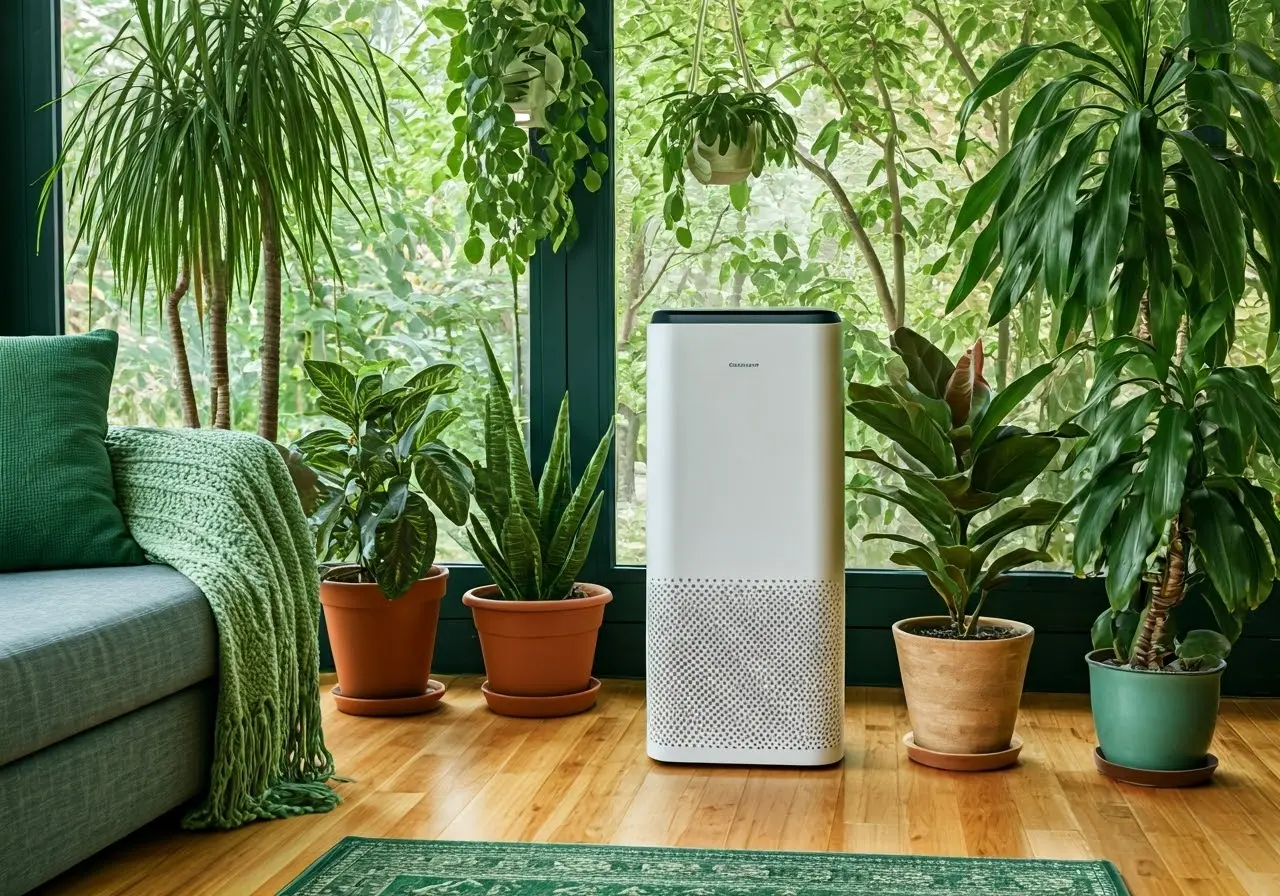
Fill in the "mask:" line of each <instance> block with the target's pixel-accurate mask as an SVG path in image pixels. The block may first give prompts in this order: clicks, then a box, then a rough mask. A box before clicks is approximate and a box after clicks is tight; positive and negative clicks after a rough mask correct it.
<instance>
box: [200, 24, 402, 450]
mask: <svg viewBox="0 0 1280 896" xmlns="http://www.w3.org/2000/svg"><path fill="white" fill-rule="evenodd" d="M191 2H195V0H191ZM204 5H206V6H207V8H208V9H209V10H210V14H211V16H212V17H213V20H214V23H215V28H216V33H217V37H218V41H219V46H217V47H216V49H219V50H220V51H221V54H222V58H221V60H220V62H221V66H220V67H215V68H214V73H215V74H220V75H221V76H222V77H221V78H219V79H218V80H215V81H213V82H211V84H210V86H211V88H213V89H214V90H223V91H224V97H223V99H224V102H225V103H226V108H227V112H228V118H227V122H226V133H228V134H229V135H231V137H232V139H233V140H234V141H235V143H236V144H237V147H238V150H239V152H238V157H239V159H240V161H241V165H242V176H243V177H244V179H245V180H246V181H248V182H250V183H251V184H252V190H253V195H254V197H255V199H256V201H257V204H258V208H257V210H256V215H255V217H256V223H257V225H258V228H259V234H260V238H261V245H262V277H263V308H262V385H261V392H260V394H259V404H258V407H259V411H258V434H259V435H261V436H262V437H263V438H265V439H268V440H269V441H275V440H276V436H277V414H278V405H279V394H280V300H281V286H282V284H281V266H282V255H283V253H284V251H285V249H286V248H287V249H288V250H290V251H291V252H292V253H293V255H294V261H295V263H296V267H295V270H296V271H297V273H298V276H300V277H301V278H302V279H303V280H304V281H305V282H306V283H307V285H308V288H310V286H311V284H312V276H313V272H314V271H315V270H316V268H317V262H318V261H320V256H321V255H323V257H324V259H325V260H327V262H328V265H329V267H330V268H331V269H332V271H333V274H334V276H335V277H341V269H340V266H339V262H338V257H337V254H336V253H335V251H334V246H333V241H332V237H331V235H330V230H331V228H332V222H333V214H334V207H335V205H339V206H341V207H342V208H345V209H346V210H347V211H348V212H350V213H351V215H352V217H354V218H356V219H357V220H362V219H363V220H364V221H366V222H368V221H369V220H370V219H374V220H376V221H377V222H378V223H379V224H381V221H382V218H381V214H380V212H379V209H378V197H377V188H378V186H379V184H380V175H379V172H378V170H377V169H376V168H374V164H373V146H374V145H375V144H374V141H376V140H378V139H385V138H389V136H390V128H391V124H390V116H389V113H388V109H387V93H386V89H385V87H384V85H383V82H382V77H381V75H380V73H379V71H378V57H377V55H376V54H375V51H374V50H373V48H372V46H371V45H370V44H369V42H368V40H367V39H366V38H365V37H364V36H363V35H362V34H360V33H359V32H358V31H354V30H344V31H343V32H341V33H338V32H337V31H334V30H332V29H330V28H328V27H326V26H325V25H324V24H322V23H321V22H320V21H318V20H317V17H316V14H315V6H316V4H315V3H314V2H313V0H212V2H208V0H206V3H205V4H204ZM406 77H407V75H406Z"/></svg>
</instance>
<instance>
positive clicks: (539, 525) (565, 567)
mask: <svg viewBox="0 0 1280 896" xmlns="http://www.w3.org/2000/svg"><path fill="white" fill-rule="evenodd" d="M481 335H482V336H483V333H482V334H481ZM484 348H485V354H486V355H487V356H488V359H489V391H488V394H487V395H486V397H485V409H484V437H485V449H484V450H485V462H484V464H483V465H481V464H476V465H475V483H476V504H477V505H479V507H480V510H481V512H482V513H483V514H484V517H485V520H487V521H488V527H487V528H486V526H485V523H484V522H483V521H481V520H480V518H479V517H477V516H476V515H475V514H474V513H473V514H471V523H470V525H469V526H468V527H467V537H468V538H469V539H470V541H471V549H472V550H473V551H474V552H475V555H476V557H477V558H479V560H480V562H481V563H483V564H484V568H485V569H487V570H488V571H489V575H491V576H492V577H493V581H494V584H495V585H497V586H498V590H499V592H500V593H501V596H502V598H503V599H504V600H563V599H565V598H569V597H573V596H574V594H575V586H576V583H577V576H578V573H579V572H581V571H582V566H583V564H584V563H585V562H586V560H587V551H588V550H589V549H590V547H591V539H592V537H593V536H594V535H595V531H596V523H597V522H598V520H599V518H600V508H601V506H602V502H603V500H604V492H597V491H596V486H597V485H598V484H599V482H600V473H601V471H602V470H603V469H604V465H605V461H607V460H608V458H609V446H610V444H611V443H612V441H613V423H612V421H611V422H610V423H609V429H608V431H606V432H605V434H604V437H603V438H602V439H601V440H600V444H599V445H598V446H597V447H596V450H595V453H594V454H593V455H592V456H591V460H590V461H589V462H588V463H587V467H586V469H585V470H584V471H583V473H582V479H580V480H579V481H578V485H577V486H576V487H575V486H574V484H573V470H572V465H571V463H570V458H569V396H568V395H567V394H566V395H565V397H564V401H563V402H561V404H560V414H559V416H558V417H557V418H556V427H555V432H554V434H553V436H552V439H551V451H550V454H549V455H548V457H547V463H546V466H545V467H543V470H542V476H541V478H540V479H539V481H538V483H537V485H536V486H535V485H534V481H533V474H532V472H531V470H530V468H529V461H528V459H527V456H526V455H525V450H524V432H523V430H522V428H521V427H520V425H519V423H518V422H517V421H516V416H515V412H514V410H513V408H512V406H511V397H510V396H511V393H510V392H509V391H508V390H507V383H506V380H504V379H503V376H502V370H501V369H500V368H499V367H498V361H497V358H496V357H494V354H493V348H492V347H491V346H490V345H489V340H488V338H487V337H485V339H484Z"/></svg>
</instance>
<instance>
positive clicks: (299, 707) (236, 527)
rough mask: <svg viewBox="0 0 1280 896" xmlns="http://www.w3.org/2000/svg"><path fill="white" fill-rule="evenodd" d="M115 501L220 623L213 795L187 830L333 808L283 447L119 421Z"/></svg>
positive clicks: (312, 623)
mask: <svg viewBox="0 0 1280 896" xmlns="http://www.w3.org/2000/svg"><path fill="white" fill-rule="evenodd" d="M107 451H108V453H109V454H110V455H111V464H112V469H113V471H114V473H115V485H116V498H117V500H118V502H119V504H120V508H121V510H122V512H123V513H124V519H125V522H126V523H127V524H128V526H129V531H130V533H131V534H132V535H133V537H134V539H135V540H136V541H137V542H138V544H139V545H141V547H142V549H143V550H144V551H145V552H146V555H147V559H148V560H150V561H151V562H153V563H165V564H168V565H169V566H172V567H173V568H174V569H176V570H177V571H178V572H180V573H182V574H183V575H185V576H186V577H187V578H189V579H191V581H192V582H194V583H195V584H196V585H197V586H199V588H200V590H201V591H203V592H204V594H205V597H206V598H208V600H209V606H210V607H211V608H212V610H213V616H214V620H215V621H216V623H217V627H218V682H219V685H218V715H217V721H216V726H215V729H214V750H213V768H212V770H211V773H210V776H209V792H208V793H207V794H206V795H205V797H204V799H203V801H202V803H201V804H200V805H199V806H198V807H197V808H195V809H194V810H193V811H191V812H190V813H189V814H188V815H187V816H186V818H184V819H183V825H184V826H186V827H188V828H231V827H237V826H239V825H242V824H245V823H246V822H250V821H254V820H256V819H270V818H284V817H288V816H291V815H301V814H304V813H308V812H327V811H329V810H330V809H332V808H333V807H334V806H335V805H337V803H338V795H337V794H336V793H334V792H333V791H332V790H330V789H329V787H328V785H327V784H326V783H325V782H326V781H327V780H329V778H331V777H333V757H332V756H331V755H330V754H329V751H328V750H327V749H325V745H324V734H323V732H322V731H321V729H320V700H319V694H318V691H317V687H316V683H317V675H318V673H319V656H318V646H317V640H316V631H317V627H318V625H319V613H320V604H319V581H318V578H317V574H316V556H315V546H314V544H313V542H312V540H311V533H310V532H309V531H308V529H307V521H306V518H305V517H304V516H303V512H302V507H301V506H300V505H299V503H298V496H297V493H296V492H295V491H294V487H293V482H292V481H291V480H290V478H289V473H288V470H287V469H286V467H285V465H284V461H283V460H281V458H280V455H279V454H278V453H277V451H276V449H275V447H274V446H272V445H271V444H270V443H269V442H266V441H263V440H262V439H260V438H258V437H257V436H254V435H249V434H247V433H236V432H223V431H218V430H156V429H142V428H135V427H113V428H112V429H111V430H110V431H109V432H108V434H107Z"/></svg>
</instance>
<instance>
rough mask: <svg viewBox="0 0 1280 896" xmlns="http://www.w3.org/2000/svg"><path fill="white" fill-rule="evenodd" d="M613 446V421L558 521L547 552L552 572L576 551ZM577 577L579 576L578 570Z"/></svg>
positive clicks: (547, 559)
mask: <svg viewBox="0 0 1280 896" xmlns="http://www.w3.org/2000/svg"><path fill="white" fill-rule="evenodd" d="M612 444H613V421H612V420H610V421H609V428H608V429H606V430H605V433H604V435H603V436H602V437H601V439H600V443H599V444H598V445H597V446H596V450H595V452H594V453H593V454H592V455H591V459H590V460H589V461H587V468H586V469H585V470H583V471H582V478H581V479H580V480H578V486H577V488H575V489H574V490H573V496H572V497H571V498H570V499H569V503H568V504H567V505H565V509H564V514H563V515H562V516H561V517H560V519H559V520H557V521H556V529H555V535H554V536H553V537H552V539H551V545H550V547H549V548H548V549H547V557H546V561H547V562H546V565H547V567H548V568H549V569H562V568H563V567H564V563H565V560H566V559H567V558H568V557H569V556H570V554H571V552H572V551H573V546H574V544H575V539H576V538H577V535H578V532H579V530H580V529H581V527H582V525H583V519H584V516H585V515H586V512H587V509H588V507H589V505H590V502H591V500H592V496H593V495H594V494H595V490H596V486H597V485H598V484H599V482H600V475H601V473H602V472H603V471H604V465H605V463H606V462H607V461H608V460H609V448H610V447H611V446H612ZM574 574H575V575H576V574H577V573H576V571H575V573H574Z"/></svg>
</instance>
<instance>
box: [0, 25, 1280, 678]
mask: <svg viewBox="0 0 1280 896" xmlns="http://www.w3.org/2000/svg"><path fill="white" fill-rule="evenodd" d="M585 3H586V7H587V16H586V19H585V20H584V23H583V26H584V30H585V31H586V34H587V37H588V40H589V41H590V46H589V49H588V54H589V56H588V61H589V62H590V64H591V66H592V68H593V69H594V70H595V73H596V77H597V78H598V79H599V80H600V82H601V83H602V84H604V85H605V86H606V90H608V91H609V92H610V94H612V84H613V53H612V47H613V8H612V3H611V2H610V0H585ZM0 6H3V7H5V8H4V9H3V11H0V116H3V120H7V121H10V122H17V134H18V139H17V140H15V141H6V142H0V209H2V210H3V211H0V271H4V272H5V281H6V282H5V284H4V286H5V288H4V290H3V292H0V334H11V335H21V334H30V333H58V332H61V330H62V325H63V319H62V304H63V302H62V245H61V244H62V238H61V222H60V220H58V218H57V216H56V215H51V216H50V217H49V218H48V219H46V221H45V222H44V227H43V228H42V229H41V230H40V231H39V232H38V233H37V230H36V208H37V204H38V200H39V180H40V178H41V176H42V174H43V173H44V171H46V170H47V169H48V167H49V165H50V164H51V163H52V161H53V159H54V158H55V156H56V153H57V151H58V133H59V131H60V122H59V119H58V112H57V108H56V107H49V106H48V105H47V104H48V103H49V102H50V101H51V100H52V99H53V98H54V97H55V96H56V94H57V91H58V80H59V77H60V74H59V68H60V65H59V40H58V33H57V27H58V21H59V15H58V0H14V2H13V3H12V4H0ZM610 99H612V96H611V97H610ZM611 115H612V110H611ZM610 125H612V121H610ZM610 134H612V126H611V127H610ZM605 151H607V152H608V153H609V155H610V158H612V157H613V145H612V140H610V142H609V145H608V146H607V147H606V148H605ZM575 205H576V208H577V211H578V216H579V219H580V232H581V236H580V237H579V239H578V241H577V243H576V244H575V245H573V246H572V247H571V248H569V249H567V250H564V251H561V252H557V253H551V252H547V251H543V252H540V253H539V254H538V255H537V256H536V257H535V259H534V262H533V265H532V267H531V270H530V277H531V282H530V318H531V324H530V341H531V346H530V367H531V383H530V385H531V403H530V404H531V420H530V434H531V441H532V456H533V462H534V464H535V467H539V466H540V465H541V463H542V461H543V460H544V459H545V458H546V455H547V451H548V447H549V442H550V432H551V428H552V425H553V424H554V421H555V416H556V412H557V410H558V408H559V404H560V398H561V396H562V395H563V394H564V392H565V391H566V390H568V391H569V392H570V393H571V394H572V396H573V401H572V412H573V421H572V422H573V426H572V432H573V444H572V446H571V447H572V451H573V456H574V457H575V458H576V459H577V463H578V464H582V463H584V462H585V460H586V458H588V457H589V456H590V454H591V451H592V449H593V448H594V446H595V444H596V441H597V440H598V439H599V436H600V433H602V432H603V431H604V428H605V427H606V426H607V425H608V421H609V420H610V419H611V418H612V416H613V414H614V412H615V409H614V404H615V390H614V377H615V356H614V339H615V336H614V320H615V314H614V283H615V273H614V234H613V217H614V215H613V212H614V203H613V177H612V173H611V172H610V173H609V174H606V175H605V177H604V186H603V188H602V189H601V190H600V191H598V192H596V193H587V192H586V191H585V190H580V192H579V194H578V195H577V196H575ZM53 206H54V207H55V208H57V207H58V202H54V203H53ZM37 249H38V250H39V251H38V252H37ZM613 482H614V476H613V462H612V460H611V461H610V465H609V467H608V468H607V470H606V483H607V492H606V496H605V506H604V512H603V513H602V515H601V516H602V519H601V524H600V526H599V529H598V531H597V533H596V542H595V544H594V545H593V548H592V552H591V554H590V557H589V558H588V562H587V566H586V568H585V569H584V571H583V578H584V579H585V580H588V581H592V582H596V583H599V584H601V585H604V586H605V587H607V588H610V589H611V590H612V591H613V593H614V596H615V600H614V602H613V603H612V604H611V605H610V606H609V608H608V611H607V613H606V622H605V626H604V628H603V630H602V631H601V638H600V650H599V652H598V654H597V662H596V668H597V671H598V672H599V673H600V674H603V675H626V676H641V675H643V674H644V606H645V603H644V602H645V570H644V567H639V566H621V565H618V564H617V562H616V560H615V558H614V544H615V536H616V532H615V528H616V516H615V512H614V511H615V507H614V492H613ZM486 581H487V578H486V576H485V573H484V570H483V569H482V568H480V567H478V566H467V565H459V566H454V567H452V569H451V573H450V588H449V596H448V598H447V600H446V603H445V606H444V608H443V612H442V620H441V629H440V636H439V640H438V646H437V661H436V665H437V666H438V667H439V668H440V669H441V670H442V671H456V672H478V671H480V670H481V669H482V664H481V658H480V650H479V644H478V641H477V639H476V636H475V630H474V628H473V627H472V625H471V618H470V613H469V612H468V611H467V610H466V608H465V607H463V606H462V603H461V595H462V592H463V591H465V590H466V589H468V588H471V587H474V586H476V585H479V584H483V583H485V582H486ZM845 582H846V589H847V596H848V600H847V610H846V626H847V628H846V641H847V648H846V651H847V662H846V669H847V680H848V683H849V684H859V685H896V684H898V671H897V662H896V659H895V656H894V648H893V640H892V637H891V635H890V632H889V626H890V625H891V624H892V623H893V622H894V621H895V620H897V619H901V618H904V617H908V616H923V615H932V614H935V613H936V612H938V609H939V605H938V602H937V598H936V597H935V596H934V594H933V592H932V591H931V590H930V588H929V586H928V584H927V582H926V581H925V580H924V577H923V576H922V575H920V574H918V573H915V572H908V571H896V570H849V571H848V572H847V573H846V576H845ZM1105 605H1106V596H1105V592H1104V590H1103V588H1102V584H1101V582H1100V581H1098V580H1080V579H1076V578H1074V577H1072V576H1070V575H1067V574H1064V573H1053V572H1030V573H1023V574H1019V575H1016V576H1014V581H1013V582H1012V583H1011V584H1010V585H1009V586H1007V587H1006V588H1003V589H1001V590H999V591H996V592H993V594H992V596H991V598H990V600H989V604H988V612H989V613H990V614H991V615H994V616H1009V617H1015V618H1018V619H1021V620H1024V621H1026V622H1029V623H1030V624H1032V625H1033V626H1035V628H1036V641H1035V647H1034V648H1033V651H1032V657H1031V665H1030V668H1029V670H1028V674H1027V687H1028V689H1030V690H1053V691H1081V690H1085V689H1086V688H1087V675H1086V671H1085V664H1084V663H1083V661H1082V657H1083V655H1084V653H1085V651H1086V650H1087V649H1088V647H1089V635H1088V632H1089V627H1090V625H1091V624H1092V622H1093V620H1094V618H1095V617H1096V616H1097V615H1098V613H1099V612H1101V610H1102V609H1103V608H1104V607H1105ZM1187 621H1188V622H1191V621H1193V620H1187ZM326 646H327V645H326ZM1276 647H1280V601H1271V602H1269V603H1268V604H1267V605H1266V606H1265V607H1264V608H1263V610H1262V611H1261V612H1259V613H1257V614H1255V615H1254V617H1253V618H1252V619H1251V620H1250V622H1249V626H1248V628H1247V629H1246V633H1245V636H1244V637H1243V638H1242V639H1241V640H1240V642H1239V643H1238V644H1237V646H1236V649H1235V652H1234V653H1233V656H1232V662H1231V663H1230V665H1229V668H1228V671H1227V676H1226V688H1227V691H1228V693H1235V694H1269V695H1280V672H1278V671H1275V670H1277V668H1278V667H1276V665H1275V664H1274V662H1271V661H1270V658H1271V656H1272V655H1273V652H1274V649H1275V648H1276Z"/></svg>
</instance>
